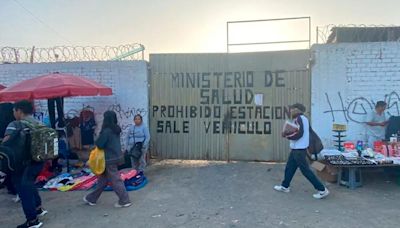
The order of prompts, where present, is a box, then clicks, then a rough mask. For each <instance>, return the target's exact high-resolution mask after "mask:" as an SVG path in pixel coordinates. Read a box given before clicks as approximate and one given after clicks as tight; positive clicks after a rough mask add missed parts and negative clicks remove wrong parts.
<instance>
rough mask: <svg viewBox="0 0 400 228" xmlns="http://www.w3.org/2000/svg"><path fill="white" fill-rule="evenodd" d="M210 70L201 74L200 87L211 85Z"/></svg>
mask: <svg viewBox="0 0 400 228" xmlns="http://www.w3.org/2000/svg"><path fill="white" fill-rule="evenodd" d="M210 75H211V73H210V72H205V73H203V74H202V76H201V78H202V84H201V87H202V88H210V87H211V81H210Z"/></svg>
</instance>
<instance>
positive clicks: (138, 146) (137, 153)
mask: <svg viewBox="0 0 400 228" xmlns="http://www.w3.org/2000/svg"><path fill="white" fill-rule="evenodd" d="M133 141H134V142H133V147H132V148H131V149H130V150H129V151H128V155H129V156H131V157H133V158H134V159H140V157H141V156H142V154H143V152H142V149H143V142H136V141H135V127H133Z"/></svg>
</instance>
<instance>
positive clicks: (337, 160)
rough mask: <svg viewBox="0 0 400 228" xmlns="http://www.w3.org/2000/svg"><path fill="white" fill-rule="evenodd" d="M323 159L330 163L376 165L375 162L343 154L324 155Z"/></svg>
mask: <svg viewBox="0 0 400 228" xmlns="http://www.w3.org/2000/svg"><path fill="white" fill-rule="evenodd" d="M325 160H326V161H328V162H329V164H331V165H349V166H351V165H376V162H374V161H372V160H368V159H365V158H362V157H355V158H351V159H349V158H346V157H345V156H343V155H333V156H325Z"/></svg>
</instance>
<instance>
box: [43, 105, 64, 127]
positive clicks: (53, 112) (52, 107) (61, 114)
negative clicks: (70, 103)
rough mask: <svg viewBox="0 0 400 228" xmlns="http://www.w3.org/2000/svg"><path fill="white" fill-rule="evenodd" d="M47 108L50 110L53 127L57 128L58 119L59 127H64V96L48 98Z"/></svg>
mask: <svg viewBox="0 0 400 228" xmlns="http://www.w3.org/2000/svg"><path fill="white" fill-rule="evenodd" d="M56 107H57V116H58V118H57V119H56ZM47 108H48V110H49V119H50V124H51V128H54V129H55V128H56V122H57V121H58V125H59V127H64V126H65V123H64V99H63V98H54V99H49V100H47Z"/></svg>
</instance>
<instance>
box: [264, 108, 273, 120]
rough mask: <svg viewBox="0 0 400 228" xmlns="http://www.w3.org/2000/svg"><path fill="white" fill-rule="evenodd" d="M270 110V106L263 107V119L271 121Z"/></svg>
mask: <svg viewBox="0 0 400 228" xmlns="http://www.w3.org/2000/svg"><path fill="white" fill-rule="evenodd" d="M270 109H271V107H270V106H264V107H263V119H265V120H269V119H270V118H271V117H270V115H268V113H269V112H270V111H269V110H270Z"/></svg>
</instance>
